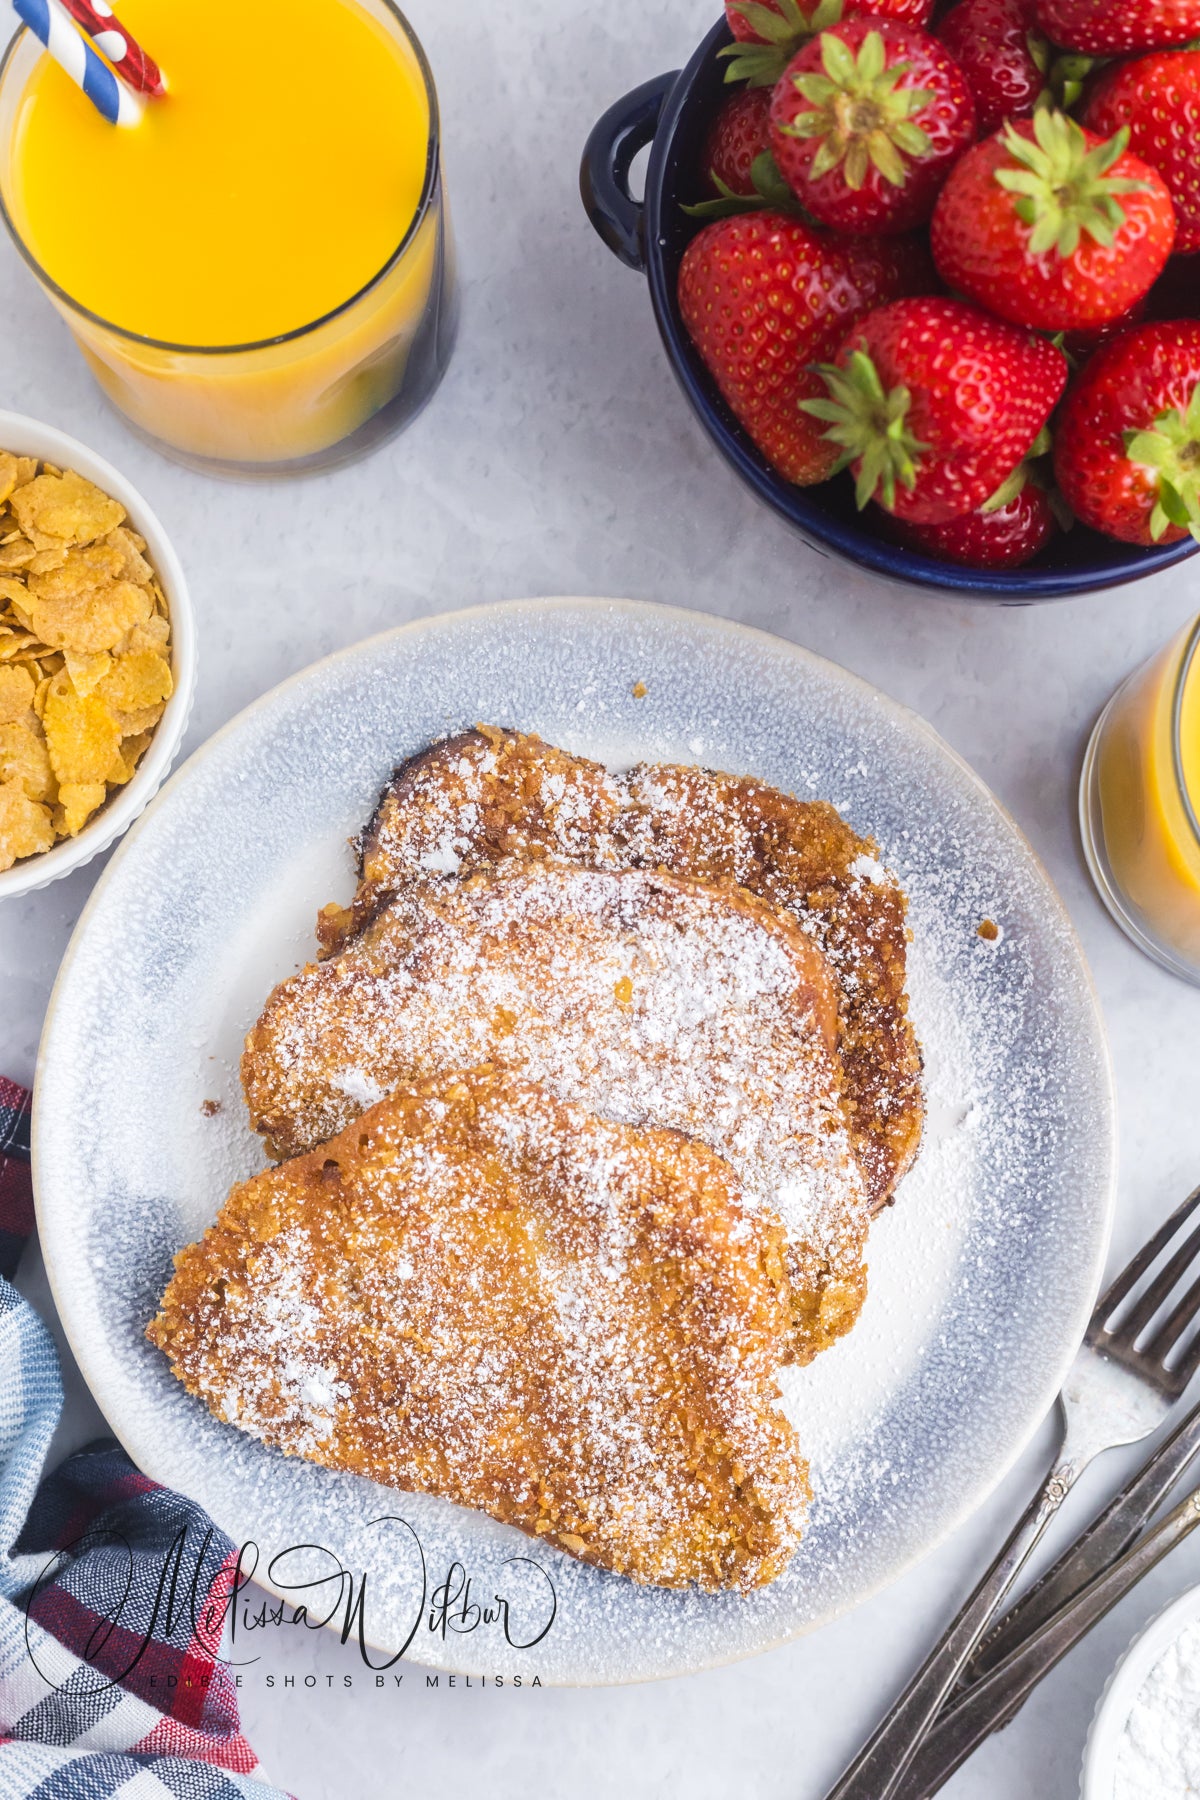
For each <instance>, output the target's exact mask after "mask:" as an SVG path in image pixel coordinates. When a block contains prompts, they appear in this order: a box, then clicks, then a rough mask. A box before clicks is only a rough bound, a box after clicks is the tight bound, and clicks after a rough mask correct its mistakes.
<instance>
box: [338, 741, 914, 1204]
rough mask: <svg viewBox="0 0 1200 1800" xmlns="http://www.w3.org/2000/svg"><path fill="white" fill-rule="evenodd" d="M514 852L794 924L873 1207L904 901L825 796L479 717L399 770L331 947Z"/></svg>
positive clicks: (899, 999)
mask: <svg viewBox="0 0 1200 1800" xmlns="http://www.w3.org/2000/svg"><path fill="white" fill-rule="evenodd" d="M510 857H525V858H538V857H542V858H545V857H553V858H558V859H563V860H568V861H571V862H582V863H586V864H588V865H590V866H594V867H600V868H620V867H633V868H663V869H668V870H670V871H671V872H672V873H673V874H676V875H684V876H691V877H695V878H698V879H701V880H709V881H711V880H732V881H734V882H737V883H738V884H739V885H740V886H742V887H744V888H746V889H748V890H749V891H750V892H752V893H754V894H758V895H760V896H762V897H763V898H764V899H766V900H767V901H769V902H770V903H771V904H772V905H773V906H775V907H777V908H779V909H781V910H783V911H785V912H786V913H788V914H789V915H790V916H791V917H793V918H794V919H795V920H796V921H797V922H798V923H799V924H800V925H801V927H802V928H803V929H804V930H805V931H806V932H807V933H808V934H809V935H810V937H811V938H812V940H813V941H814V942H815V943H816V944H817V945H818V946H819V947H820V949H821V950H822V951H823V952H824V954H825V955H826V956H827V957H828V959H829V962H830V965H831V968H832V970H833V974H834V977H835V979H836V981H837V984H838V989H839V1011H840V1034H839V1047H840V1052H841V1057H842V1063H843V1067H844V1071H845V1080H844V1084H843V1090H842V1104H843V1107H844V1109H845V1112H846V1116H847V1122H848V1124H849V1126H850V1130H851V1133H852V1135H853V1138H854V1143H855V1148H856V1151H857V1153H858V1156H859V1161H860V1163H861V1165H862V1167H863V1171H864V1175H865V1177H866V1180H867V1185H868V1189H869V1192H870V1196H871V1202H872V1205H873V1207H874V1208H876V1209H878V1208H879V1207H882V1206H884V1205H886V1204H887V1203H888V1202H889V1201H890V1200H891V1199H892V1198H893V1196H894V1194H895V1190H896V1186H897V1184H898V1183H899V1181H900V1180H901V1178H902V1177H903V1176H904V1174H905V1173H906V1171H907V1170H908V1169H909V1168H910V1167H911V1166H912V1163H913V1162H914V1161H915V1159H916V1155H917V1152H918V1150H919V1148H920V1142H921V1132H922V1128H923V1124H924V1101H923V1098H922V1091H921V1066H922V1065H921V1052H920V1047H919V1045H918V1043H917V1039H916V1036H915V1033H914V1032H913V1029H912V1025H911V1023H910V1021H909V1018H908V996H907V992H906V985H905V984H906V965H907V952H908V931H907V926H906V923H905V916H906V911H907V906H906V901H905V897H904V894H903V892H902V890H901V888H900V886H899V884H898V883H897V882H896V880H895V878H894V877H893V876H892V875H891V874H890V873H889V872H888V870H887V869H885V868H884V867H883V866H882V864H881V863H880V861H879V860H878V854H877V849H876V846H875V845H874V844H873V843H872V842H871V841H870V840H868V839H864V838H861V837H859V836H858V835H857V834H856V833H855V832H853V831H852V830H851V829H850V827H849V826H848V825H847V824H846V823H845V821H844V820H843V819H842V818H841V817H840V816H839V814H838V813H837V812H836V811H835V810H834V808H833V807H832V806H829V805H827V804H826V803H825V802H823V801H806V800H797V799H795V798H794V797H793V796H792V795H790V794H785V793H782V792H781V791H780V790H779V789H777V788H772V787H768V786H767V785H765V784H764V783H762V782H758V781H754V780H753V779H751V778H749V777H741V776H733V775H722V774H716V773H714V772H712V771H710V770H707V769H697V768H690V767H671V766H658V765H648V764H643V765H642V766H640V767H638V768H636V769H634V770H632V771H631V772H630V773H628V774H626V775H619V776H614V775H612V774H610V773H609V772H608V771H607V770H606V769H605V768H604V767H603V766H602V765H601V764H600V763H596V762H591V761H589V760H587V759H586V758H584V757H578V756H572V755H570V754H569V753H568V752H566V751H564V750H559V749H556V748H555V747H554V746H553V745H550V744H544V743H542V741H541V740H540V739H539V738H537V737H532V736H525V735H522V734H521V733H519V732H511V731H499V730H497V729H495V728H494V727H491V726H480V727H479V728H478V729H477V730H476V731H471V732H467V733H465V734H463V735H461V736H459V737H454V738H449V739H446V740H445V741H444V742H442V743H440V744H435V745H433V746H432V747H431V748H430V749H428V750H426V751H424V752H422V753H421V754H420V755H419V756H416V757H414V758H413V759H412V760H411V761H410V762H408V763H405V764H404V765H403V766H402V767H401V768H400V769H398V770H397V771H396V774H395V775H394V777H393V778H392V780H391V782H390V783H389V784H388V786H387V788H386V789H385V790H384V793H383V795H382V797H381V799H380V802H379V806H378V808H377V810H376V812H375V815H374V817H373V818H372V820H371V821H370V823H369V825H368V826H367V829H366V831H365V832H364V834H363V838H362V843H361V865H360V881H359V886H358V892H357V893H356V895H355V897H354V901H353V903H352V905H351V906H350V907H349V908H347V909H343V908H340V907H336V906H331V907H327V908H326V909H325V911H324V912H323V913H322V915H321V918H320V920H319V922H318V935H319V936H320V938H321V941H322V943H323V945H324V947H325V949H326V951H327V952H332V951H333V950H335V949H337V948H338V947H340V945H342V944H344V943H345V942H346V941H348V939H349V938H350V937H352V936H353V935H354V934H355V933H356V932H358V931H360V930H362V928H363V927H364V925H365V924H366V923H367V922H368V921H369V920H370V919H371V918H372V917H373V916H374V914H375V913H376V912H377V911H378V909H379V907H380V905H381V904H383V903H385V901H386V897H387V895H388V894H389V892H391V891H392V890H393V889H394V888H395V887H396V886H397V885H398V884H399V883H401V882H403V881H404V880H406V879H409V878H410V877H412V876H413V875H414V874H417V873H421V872H424V873H440V874H443V875H452V874H457V873H458V872H460V871H462V872H464V873H467V872H470V871H471V870H473V869H477V868H479V867H480V866H484V865H487V864H490V863H496V862H500V861H502V860H505V859H507V858H510Z"/></svg>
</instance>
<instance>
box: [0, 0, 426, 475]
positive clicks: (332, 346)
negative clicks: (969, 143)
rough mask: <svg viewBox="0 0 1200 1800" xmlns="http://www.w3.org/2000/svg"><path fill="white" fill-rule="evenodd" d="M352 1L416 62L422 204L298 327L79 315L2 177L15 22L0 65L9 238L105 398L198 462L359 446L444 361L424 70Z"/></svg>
mask: <svg viewBox="0 0 1200 1800" xmlns="http://www.w3.org/2000/svg"><path fill="white" fill-rule="evenodd" d="M359 4H361V5H362V6H363V8H364V9H365V10H366V11H367V12H368V13H369V14H370V15H371V16H372V17H374V18H375V19H376V20H377V21H379V22H380V23H381V24H382V25H383V26H384V28H385V29H386V30H387V31H388V33H389V35H390V36H391V37H392V38H393V39H394V41H395V42H396V44H397V46H398V47H399V48H400V51H401V53H402V54H404V55H408V56H411V57H412V58H413V59H414V60H415V63H416V65H417V67H418V69H419V71H420V76H421V80H422V81H423V84H424V87H425V91H426V94H427V97H428V103H429V135H428V150H427V157H426V167H425V179H424V185H423V188H422V191H421V197H420V201H419V203H418V206H417V209H416V213H415V215H414V216H413V218H412V219H411V222H409V223H408V225H407V228H406V229H405V231H404V233H403V236H402V238H401V240H400V242H399V243H398V244H397V245H396V248H395V250H394V251H393V253H392V254H391V256H390V257H389V258H388V261H387V262H386V264H385V265H384V267H383V268H381V269H380V270H379V271H378V273H377V274H376V275H375V276H374V277H373V278H372V279H371V280H370V281H369V282H368V283H367V285H366V286H365V287H363V288H361V289H360V291H359V292H357V293H356V294H354V295H352V296H351V297H350V298H348V299H347V300H346V301H345V302H344V303H342V304H341V305H340V306H338V307H336V308H335V309H334V310H333V311H332V312H327V313H326V314H325V315H324V316H323V317H321V318H318V319H314V320H313V321H312V322H311V323H310V324H307V325H303V326H301V327H299V328H298V329H296V330H291V331H288V332H285V333H283V334H282V335H280V336H279V337H274V338H269V339H265V340H262V341H260V342H256V343H248V344H238V345H232V346H231V345H227V344H220V345H205V344H173V343H166V342H162V341H159V340H157V339H154V338H149V337H144V336H141V335H139V334H138V333H136V332H131V331H127V330H125V329H123V328H122V327H121V326H120V325H117V324H114V323H113V322H111V321H110V320H106V319H103V318H101V317H99V316H98V315H97V314H95V313H93V312H90V311H89V310H88V309H87V308H86V307H84V306H82V305H80V304H78V303H77V302H76V301H75V300H74V299H73V298H72V297H71V295H70V294H68V293H66V292H65V291H64V290H63V289H62V288H61V287H59V286H58V284H57V283H56V282H55V281H54V280H53V279H52V278H51V277H50V276H49V275H48V274H47V272H46V270H45V269H44V268H42V267H41V266H40V264H39V262H38V260H37V258H36V256H35V255H34V254H33V252H32V250H31V249H30V246H29V243H28V241H27V235H26V233H25V232H24V231H23V229H22V225H21V217H20V214H21V206H20V200H19V195H18V191H17V184H16V183H15V181H14V179H13V146H14V139H15V135H16V126H17V121H18V113H19V108H20V104H21V97H22V94H23V92H24V89H25V86H26V83H27V81H28V79H29V76H30V73H31V71H32V69H33V67H34V64H35V63H36V61H37V59H38V58H39V56H41V55H42V54H43V52H42V48H41V45H40V44H39V43H38V42H37V40H36V39H35V38H34V37H33V36H32V35H31V34H30V33H29V32H28V31H24V30H22V31H19V32H18V33H17V35H16V37H15V38H14V39H13V41H12V43H11V44H10V46H9V48H8V52H7V54H6V56H5V58H4V61H3V64H0V214H2V215H3V218H4V221H5V223H6V225H7V226H8V229H9V232H10V234H11V235H12V238H13V241H14V242H15V244H16V246H17V248H18V250H19V251H20V252H21V255H22V256H23V257H24V259H25V261H26V263H27V264H28V265H29V267H30V268H31V269H32V270H33V273H34V274H35V275H36V277H37V279H38V281H39V283H40V284H41V287H42V289H43V291H44V292H45V293H46V294H47V295H48V297H49V298H50V300H51V301H52V302H53V304H54V305H55V306H56V307H57V309H58V311H59V312H60V313H61V314H62V316H63V317H64V319H65V320H66V322H67V324H68V326H69V327H70V329H71V332H72V335H73V336H74V339H75V342H76V343H77V345H78V346H79V349H80V350H81V352H82V353H83V356H84V358H85V359H86V361H87V363H88V366H89V367H90V369H91V371H92V373H93V375H94V376H95V377H96V380H97V381H98V382H99V384H100V386H101V388H102V389H103V390H104V392H105V394H106V395H107V396H108V398H109V399H110V400H111V401H112V403H113V405H114V406H115V407H116V408H117V409H118V410H119V411H120V412H121V413H123V414H124V416H125V418H126V419H127V420H128V421H129V423H130V424H131V425H132V426H133V428H134V430H135V431H136V432H138V434H139V435H140V436H142V437H144V438H146V439H147V440H148V441H149V442H150V443H152V444H153V445H154V446H155V447H156V448H157V449H159V450H162V451H164V452H165V453H166V454H167V455H168V456H171V457H173V458H175V459H176V460H177V461H180V462H184V463H186V464H187V465H189V466H190V467H193V468H198V469H200V470H202V471H204V472H208V473H213V474H227V475H233V476H255V475H270V476H277V475H280V474H287V473H291V472H296V473H302V472H307V471H309V470H314V469H323V468H329V467H332V466H334V465H336V464H339V463H344V462H349V461H352V460H353V459H354V458H356V457H359V456H363V455H365V454H367V453H368V452H369V451H371V450H373V449H374V448H375V447H376V446H377V445H378V444H380V443H382V442H383V441H384V440H385V439H386V438H389V437H391V436H393V435H394V434H395V433H396V432H397V431H399V430H401V429H402V428H403V427H404V426H405V425H406V424H408V423H409V421H410V420H411V419H412V418H413V417H414V416H415V415H416V413H417V412H419V411H420V409H421V407H422V406H423V405H424V404H425V402H426V401H427V400H428V399H429V397H430V395H431V394H432V393H433V391H434V389H435V388H436V387H437V385H438V382H439V381H440V380H441V377H442V375H443V373H444V372H445V369H446V365H447V363H448V361H449V358H450V353H451V350H452V348H453V342H454V335H455V326H456V322H457V315H456V300H455V279H454V274H455V271H454V254H453V242H452V237H451V232H450V225H449V220H448V216H447V212H446V203H445V196H444V193H443V189H442V170H441V146H440V129H439V118H438V105H437V92H436V89H435V87H434V82H433V76H432V73H431V71H430V68H429V63H428V61H427V59H426V57H425V53H424V51H423V50H422V48H421V46H420V44H419V42H418V40H417V38H416V36H415V34H414V33H413V31H412V28H411V27H410V26H409V24H408V22H407V20H406V19H405V17H404V15H403V14H402V13H401V12H400V11H399V9H398V8H397V7H395V6H394V5H392V4H391V0H359ZM114 129H115V128H114Z"/></svg>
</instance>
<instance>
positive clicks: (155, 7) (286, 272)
mask: <svg viewBox="0 0 1200 1800" xmlns="http://www.w3.org/2000/svg"><path fill="white" fill-rule="evenodd" d="M119 10H120V16H121V19H122V22H123V23H124V25H125V26H126V27H127V29H128V30H129V31H130V33H131V34H132V35H133V37H134V38H135V39H137V40H138V42H140V43H141V45H142V46H143V48H144V49H145V50H146V51H147V52H148V53H149V54H150V55H151V56H152V57H153V58H154V59H155V61H156V62H157V63H158V64H159V65H160V66H161V68H162V70H163V72H164V75H165V76H166V79H167V83H168V91H167V93H166V94H165V95H164V96H163V97H162V98H161V99H156V100H151V101H150V102H149V103H148V104H147V106H146V109H145V113H144V116H143V118H142V121H141V123H140V124H138V125H136V126H134V127H131V128H124V127H117V126H113V125H110V124H108V123H107V122H106V121H105V120H104V119H103V118H102V117H101V115H100V114H99V113H98V112H97V111H96V110H95V108H94V107H93V106H92V105H91V103H90V102H89V101H88V99H87V98H86V97H85V95H84V94H83V93H82V92H81V91H80V90H79V89H78V88H77V87H75V86H74V84H73V83H72V82H71V80H70V79H69V77H68V76H67V75H66V74H64V72H63V70H62V69H61V68H59V66H58V65H57V63H55V62H52V61H51V60H50V58H49V57H48V56H47V55H45V53H44V52H43V51H42V49H41V46H40V45H39V44H38V43H37V41H36V39H34V38H33V37H32V35H31V34H30V33H29V32H27V31H21V32H18V34H17V36H16V37H15V38H14V39H13V42H12V44H11V45H10V46H9V50H8V53H7V56H6V57H5V59H4V62H3V64H2V65H0V211H2V212H3V216H4V219H5V221H6V223H7V225H8V228H9V230H10V232H11V233H12V236H13V238H14V240H15V242H16V244H17V247H18V248H19V250H20V252H21V254H22V255H23V256H24V258H25V260H26V262H27V263H28V264H29V266H30V267H31V269H32V270H33V272H34V274H35V275H36V276H37V278H38V280H39V282H40V283H41V285H42V287H43V289H44V290H45V292H46V293H47V294H48V295H49V297H50V299H51V300H52V301H53V302H54V304H55V306H56V307H57V308H58V310H59V311H60V312H61V313H62V315H63V316H64V318H65V319H66V321H67V323H68V325H69V326H70V328H71V331H72V333H73V334H74V337H75V340H76V342H77V344H78V345H79V348H80V349H81V351H82V352H83V355H84V356H85V358H86V359H87V362H88V364H89V365H90V367H91V369H92V372H93V373H94V375H95V376H96V379H97V380H98V381H99V383H100V385H101V387H102V388H103V389H104V392H105V393H106V394H107V395H108V397H109V399H110V400H111V401H112V402H113V403H114V405H115V406H117V407H118V408H119V409H120V411H121V412H122V413H124V415H125V417H126V418H127V419H128V420H129V422H130V423H131V425H132V426H133V427H134V428H135V430H137V431H138V432H140V433H141V434H142V435H143V436H145V437H147V438H148V439H150V440H151V441H152V442H153V443H154V444H155V445H157V446H158V447H159V448H160V449H162V450H164V451H166V452H167V453H168V454H169V455H173V456H175V457H176V458H177V459H179V460H181V461H184V462H186V463H188V464H190V465H191V466H193V467H198V468H201V469H204V470H207V471H210V472H213V473H218V474H221V473H224V474H231V475H255V474H272V475H274V474H279V473H281V472H289V471H306V470H309V469H315V468H325V467H328V466H330V465H332V464H335V463H339V462H345V461H349V460H351V459H352V458H353V457H356V456H358V455H362V454H364V453H366V452H367V451H368V450H371V449H373V448H374V447H375V445H377V444H378V443H380V442H381V441H382V440H383V439H384V438H386V437H389V436H391V435H392V434H393V433H394V432H396V431H398V430H399V429H400V428H401V427H402V426H403V425H404V424H406V423H407V422H408V421H409V420H410V419H411V418H412V417H413V415H414V414H415V413H416V412H417V411H418V410H419V409H420V407H421V406H422V405H423V404H424V402H425V401H426V400H427V399H428V398H429V396H430V394H431V393H432V392H433V390H434V388H435V387H436V386H437V383H438V381H439V380H440V378H441V376H442V373H443V372H444V370H445V367H446V364H447V361H448V359H449V355H450V351H451V348H452V344H453V338H454V327H455V317H456V314H455V299H454V268H453V249H452V241H451V236H450V230H449V224H448V219H447V214H446V206H445V199H444V196H443V192H442V174H441V155H440V142H439V127H438V110H437V96H436V92H435V89H434V84H433V79H432V76H431V74H430V70H429V65H428V63H427V61H426V59H425V56H424V53H423V51H422V50H421V47H420V45H419V43H418V42H417V39H416V37H415V36H414V34H413V32H412V30H411V28H410V27H409V25H408V23H407V21H406V20H405V18H404V16H403V14H402V13H401V12H400V11H399V10H398V9H397V8H396V7H395V6H394V5H392V4H391V0H250V4H247V3H246V0H121V5H120V9H119Z"/></svg>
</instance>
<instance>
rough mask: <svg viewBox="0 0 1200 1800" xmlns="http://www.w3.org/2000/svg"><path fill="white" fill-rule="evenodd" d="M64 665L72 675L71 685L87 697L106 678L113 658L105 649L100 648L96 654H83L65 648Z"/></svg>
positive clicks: (78, 692)
mask: <svg viewBox="0 0 1200 1800" xmlns="http://www.w3.org/2000/svg"><path fill="white" fill-rule="evenodd" d="M63 666H64V668H65V669H66V671H67V674H68V675H69V676H70V677H71V686H72V687H73V688H74V689H75V692H76V693H77V694H79V695H81V696H83V698H85V699H86V697H87V696H88V695H89V694H91V693H94V692H95V690H96V689H97V688H98V687H99V685H100V683H101V682H102V681H103V680H104V678H105V676H106V675H107V674H108V672H109V670H110V669H111V668H112V666H113V659H112V657H111V656H109V655H108V654H107V653H106V652H105V651H103V650H98V651H97V652H96V654H95V655H94V656H81V655H80V653H79V652H78V651H77V650H65V651H64V652H63Z"/></svg>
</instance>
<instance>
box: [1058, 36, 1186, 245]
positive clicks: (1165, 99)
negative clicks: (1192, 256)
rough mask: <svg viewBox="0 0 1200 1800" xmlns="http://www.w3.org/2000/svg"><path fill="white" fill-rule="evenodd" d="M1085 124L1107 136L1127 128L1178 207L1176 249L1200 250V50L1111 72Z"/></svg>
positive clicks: (1099, 84)
mask: <svg viewBox="0 0 1200 1800" xmlns="http://www.w3.org/2000/svg"><path fill="white" fill-rule="evenodd" d="M1083 122H1084V124H1085V125H1087V126H1088V127H1089V128H1090V129H1091V130H1092V131H1097V132H1099V134H1100V136H1101V137H1108V136H1109V135H1110V134H1111V133H1112V132H1114V131H1119V130H1120V129H1121V127H1122V126H1127V127H1128V130H1129V148H1130V149H1131V150H1132V151H1133V152H1134V154H1135V156H1140V157H1141V159H1142V161H1143V162H1148V163H1149V164H1150V166H1151V168H1152V169H1157V170H1158V172H1159V174H1160V175H1161V176H1162V178H1163V180H1164V181H1165V182H1166V184H1167V187H1168V188H1169V189H1170V192H1171V199H1172V200H1173V201H1174V203H1175V226H1176V230H1175V248H1176V250H1177V251H1188V250H1200V160H1198V159H1197V145H1198V144H1200V50H1175V51H1170V50H1160V51H1158V52H1157V53H1156V54H1155V55H1152V56H1143V57H1140V58H1139V59H1138V60H1137V61H1136V62H1127V63H1118V64H1116V66H1115V67H1113V68H1111V69H1106V70H1105V71H1104V73H1103V74H1102V75H1101V76H1100V79H1099V81H1098V82H1097V84H1096V86H1095V88H1094V89H1093V90H1092V94H1091V97H1090V98H1089V100H1088V103H1087V107H1086V109H1085V111H1084V114H1083Z"/></svg>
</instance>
